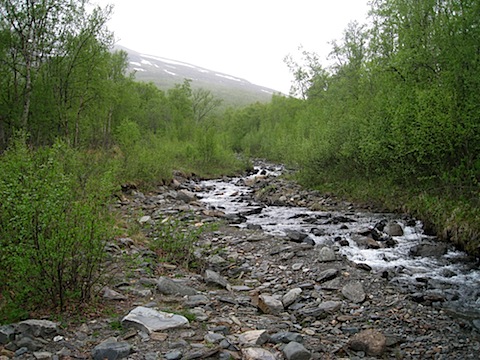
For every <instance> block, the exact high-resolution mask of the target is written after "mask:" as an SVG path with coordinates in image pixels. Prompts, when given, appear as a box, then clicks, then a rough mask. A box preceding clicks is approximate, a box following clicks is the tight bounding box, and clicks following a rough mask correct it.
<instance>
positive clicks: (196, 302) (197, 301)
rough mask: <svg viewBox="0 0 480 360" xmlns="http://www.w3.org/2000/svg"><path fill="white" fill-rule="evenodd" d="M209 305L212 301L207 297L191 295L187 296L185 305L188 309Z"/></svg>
mask: <svg viewBox="0 0 480 360" xmlns="http://www.w3.org/2000/svg"><path fill="white" fill-rule="evenodd" d="M208 303H210V299H209V298H208V297H206V296H205V295H190V296H187V299H186V300H185V303H184V304H185V306H187V307H190V308H194V307H197V306H200V305H207V304H208Z"/></svg>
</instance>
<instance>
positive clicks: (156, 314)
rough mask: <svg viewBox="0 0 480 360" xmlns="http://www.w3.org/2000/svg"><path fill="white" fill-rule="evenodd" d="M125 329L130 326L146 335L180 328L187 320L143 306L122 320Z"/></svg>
mask: <svg viewBox="0 0 480 360" xmlns="http://www.w3.org/2000/svg"><path fill="white" fill-rule="evenodd" d="M122 324H123V325H124V326H125V327H128V326H131V327H134V328H136V329H139V330H141V331H144V332H146V333H148V334H150V333H152V332H155V331H162V330H165V329H171V328H177V327H182V326H184V325H186V324H188V320H187V318H185V317H184V316H182V315H175V314H170V313H166V312H163V311H157V310H154V309H151V308H147V307H144V306H138V307H136V308H135V309H133V310H132V311H130V313H129V314H128V315H127V316H125V317H124V318H123V319H122Z"/></svg>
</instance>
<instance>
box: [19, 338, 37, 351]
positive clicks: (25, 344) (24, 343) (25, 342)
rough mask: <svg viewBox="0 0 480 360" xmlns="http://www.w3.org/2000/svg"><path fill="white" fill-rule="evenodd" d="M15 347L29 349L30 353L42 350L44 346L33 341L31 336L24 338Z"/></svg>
mask: <svg viewBox="0 0 480 360" xmlns="http://www.w3.org/2000/svg"><path fill="white" fill-rule="evenodd" d="M15 345H17V347H19V348H27V349H28V350H30V351H37V350H40V349H41V348H42V344H41V343H40V342H39V341H37V340H36V339H32V338H31V337H29V336H22V337H21V338H20V339H18V340H16V341H15Z"/></svg>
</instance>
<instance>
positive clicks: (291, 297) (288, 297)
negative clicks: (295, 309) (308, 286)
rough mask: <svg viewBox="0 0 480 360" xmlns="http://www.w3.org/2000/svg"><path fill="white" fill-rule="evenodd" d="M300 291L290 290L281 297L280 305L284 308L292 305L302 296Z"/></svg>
mask: <svg viewBox="0 0 480 360" xmlns="http://www.w3.org/2000/svg"><path fill="white" fill-rule="evenodd" d="M302 292H303V291H302V289H300V288H294V289H290V290H289V291H288V292H287V293H286V294H285V295H283V297H282V303H283V306H284V307H288V306H290V305H292V304H293V303H294V302H295V301H297V299H298V298H299V297H300V295H301V294H302Z"/></svg>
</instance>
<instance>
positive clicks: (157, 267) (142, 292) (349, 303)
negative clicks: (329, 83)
mask: <svg viewBox="0 0 480 360" xmlns="http://www.w3.org/2000/svg"><path fill="white" fill-rule="evenodd" d="M225 180H229V179H225ZM241 181H242V182H243V185H244V186H246V187H248V188H250V189H252V192H249V193H248V194H227V196H235V197H238V196H240V200H238V201H242V202H244V203H246V204H248V205H251V206H250V208H249V210H248V212H243V213H241V214H240V213H236V214H232V213H231V212H229V211H228V209H225V208H222V206H220V204H212V202H208V201H207V202H206V201H205V199H204V198H203V199H202V197H204V194H205V192H206V191H208V187H209V186H212V184H211V183H205V182H199V181H194V180H191V179H186V178H184V177H182V176H178V177H176V179H175V181H174V182H173V183H172V184H170V185H169V186H162V187H159V188H158V190H157V191H156V192H154V193H149V194H143V193H141V192H139V191H138V190H136V189H128V188H125V191H126V193H125V194H124V195H122V196H121V197H120V199H119V201H118V204H117V208H116V211H119V213H120V214H122V216H123V217H124V219H125V221H126V222H128V221H130V222H135V223H136V224H137V226H138V227H139V228H140V229H141V230H142V232H143V233H144V234H145V237H144V238H140V239H138V238H135V237H132V238H130V237H127V236H125V237H122V238H118V239H116V240H115V241H112V242H111V243H109V244H108V246H107V248H106V251H108V253H109V263H108V264H107V265H109V267H110V268H111V269H112V271H113V272H112V274H114V275H113V278H112V281H111V282H110V285H109V286H108V287H105V288H103V289H102V302H101V303H99V304H98V305H97V307H98V309H99V310H98V311H97V312H96V313H97V315H95V312H93V314H92V310H91V309H90V310H89V311H88V316H85V317H83V318H80V319H79V320H75V319H67V320H68V321H63V322H62V323H57V322H53V321H51V320H52V319H49V320H45V319H38V318H37V319H31V320H27V321H25V322H22V323H19V324H12V325H7V326H2V327H0V359H2V360H4V359H9V358H12V357H15V358H18V359H90V358H94V359H104V358H108V359H120V358H126V359H127V358H128V359H148V360H150V359H151V360H154V359H170V360H174V359H252V360H253V359H288V360H297V359H298V360H302V359H374V358H380V359H477V358H478V353H479V351H480V320H478V319H477V318H476V317H475V316H469V315H468V314H466V313H460V314H458V313H455V312H453V311H451V310H449V309H447V308H445V307H443V306H442V303H443V302H445V301H446V300H448V295H442V294H439V292H438V291H435V292H431V291H430V292H429V291H427V290H428V289H425V287H423V288H422V287H419V289H421V291H420V290H418V291H413V292H412V291H408V289H406V288H405V287H402V286H399V284H398V283H395V282H392V281H391V280H392V276H391V274H389V273H388V272H387V273H385V272H384V271H375V269H372V267H371V266H369V265H368V264H366V263H361V262H353V261H351V260H349V259H348V258H347V256H346V255H345V253H344V252H343V251H342V247H347V246H349V244H348V242H347V243H346V242H345V238H344V237H342V236H339V237H338V238H335V237H334V238H333V239H332V241H330V242H325V243H323V244H319V243H317V242H315V241H311V237H305V236H304V235H305V234H304V233H303V232H301V231H291V232H289V233H288V234H286V235H280V234H276V233H275V232H272V231H266V228H265V225H264V226H262V225H260V224H249V225H246V224H245V223H244V220H245V218H246V217H247V216H249V214H252V213H255V212H257V213H261V212H262V211H263V207H262V205H260V206H259V204H263V205H265V206H266V205H268V206H287V207H289V206H302V207H307V208H308V209H310V210H311V211H315V212H318V213H319V214H320V213H322V214H323V213H324V212H331V213H332V214H335V215H334V216H330V217H329V218H327V219H323V221H324V222H326V221H333V222H336V224H335V226H337V227H338V228H341V227H343V229H344V230H346V229H348V228H349V225H350V224H349V223H348V222H347V221H341V220H345V219H349V218H351V217H352V216H351V214H352V213H355V212H357V211H364V210H367V209H365V207H364V206H359V205H356V204H352V203H348V202H344V201H341V200H339V199H336V198H334V197H332V196H326V195H322V194H318V193H316V192H310V191H306V190H303V189H301V188H299V187H298V186H297V185H296V184H294V183H291V182H289V181H286V180H282V179H278V178H277V177H276V176H269V175H268V172H264V173H263V174H260V175H259V176H255V177H250V178H248V179H246V180H241ZM368 210H371V209H368ZM341 216H343V218H342V217H341ZM171 219H177V220H178V222H176V224H177V226H185V232H184V233H185V234H187V236H185V237H183V239H189V237H188V234H190V233H195V234H197V233H201V234H200V235H199V237H198V239H194V249H193V251H192V259H190V260H189V261H190V263H192V262H195V264H196V267H195V268H191V269H185V268H184V267H182V266H180V265H179V264H174V263H172V262H165V258H166V256H165V255H168V254H162V253H161V252H159V251H154V250H152V247H151V246H150V245H149V244H150V242H152V241H156V240H158V237H159V236H161V234H159V233H158V231H155V229H157V225H158V224H162V223H165V222H166V221H170V220H171ZM317 220H318V219H317ZM404 220H405V221H406V222H407V221H414V219H408V217H407V218H405V219H404ZM214 223H218V224H220V225H217V226H215V227H212V226H211V224H214ZM265 223H266V224H268V221H266V222H265ZM182 224H183V225H182ZM387 224H388V222H387ZM387 224H385V225H387ZM278 225H282V224H278ZM345 228H346V229H345ZM392 228H393V226H392ZM199 229H205V230H204V231H203V232H202V231H199ZM350 230H351V232H358V234H356V235H358V237H361V238H362V239H363V240H362V241H364V242H365V244H364V245H365V247H368V246H373V247H376V246H379V247H383V246H389V245H388V244H387V243H386V242H387V241H391V245H392V246H394V245H395V244H394V243H393V242H394V241H395V236H396V235H389V232H390V230H388V229H385V228H384V227H382V230H378V229H377V228H375V226H372V227H370V228H365V229H362V230H352V229H350ZM397 230H398V229H397ZM391 231H392V233H391V234H393V231H394V230H393V229H392V230H391ZM385 235H386V237H385V238H382V236H385ZM432 249H433V247H432ZM432 249H430V250H432ZM419 251H420V250H419ZM432 251H433V250H432ZM441 252H443V250H442V251H441ZM184 255H185V256H187V255H188V254H184ZM423 255H428V254H423ZM433 255H434V254H433ZM162 259H163V260H162ZM422 281H423V284H425V283H428V279H424V278H423V279H421V280H416V282H418V283H419V284H422ZM400 285H401V284H400ZM100 310H102V311H100Z"/></svg>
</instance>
